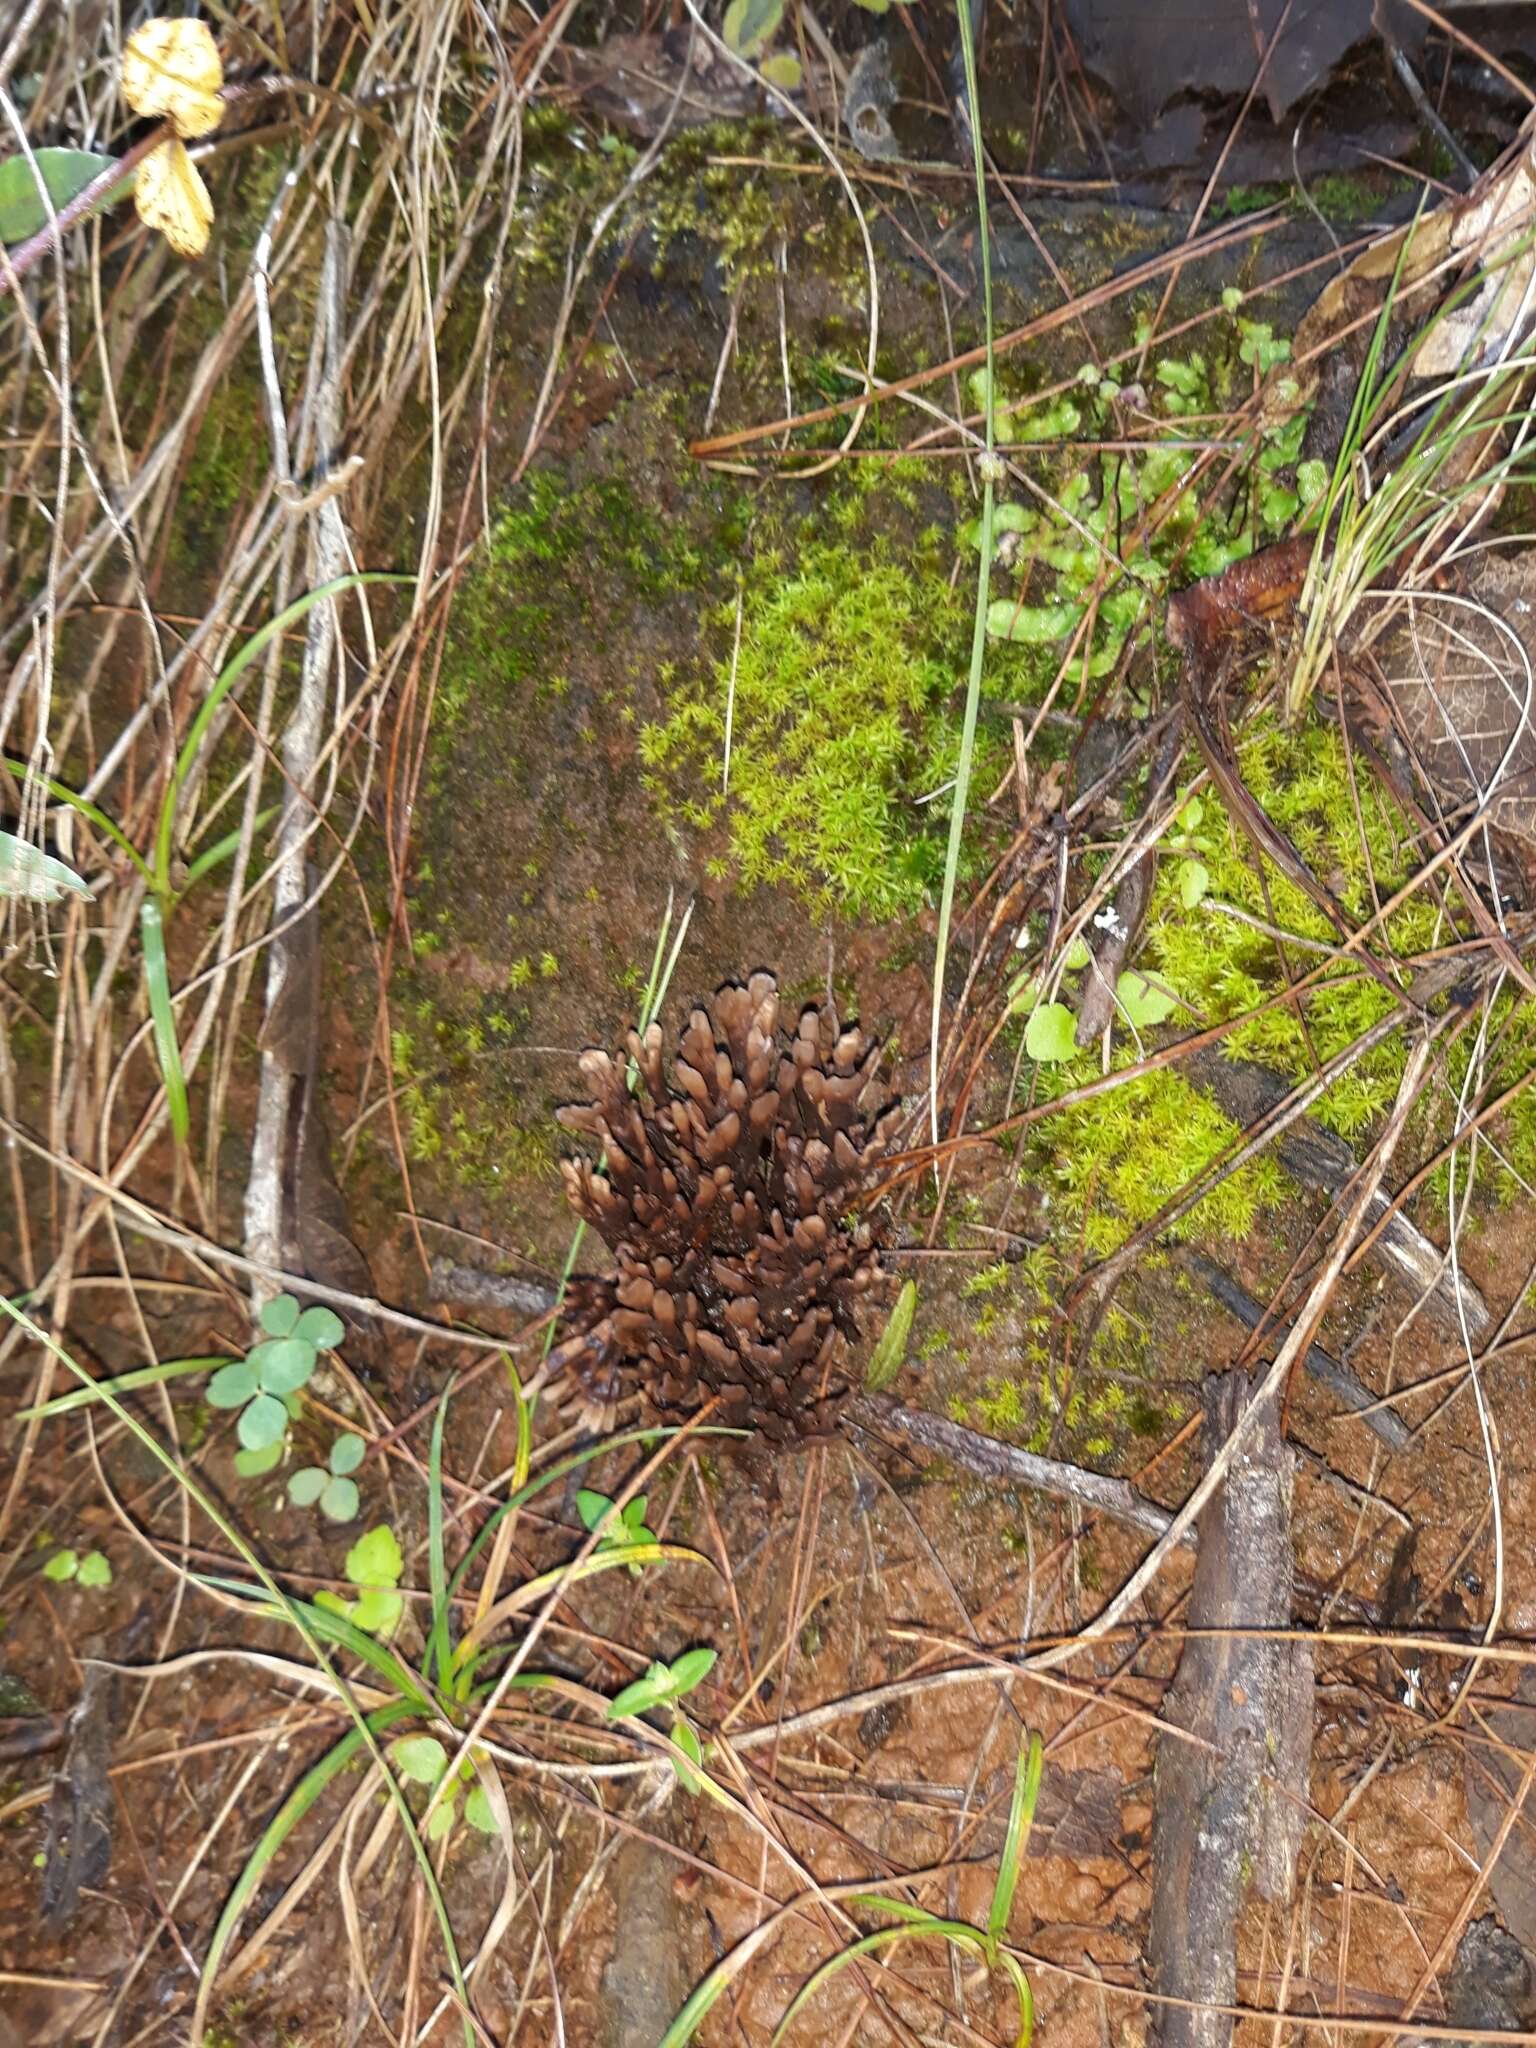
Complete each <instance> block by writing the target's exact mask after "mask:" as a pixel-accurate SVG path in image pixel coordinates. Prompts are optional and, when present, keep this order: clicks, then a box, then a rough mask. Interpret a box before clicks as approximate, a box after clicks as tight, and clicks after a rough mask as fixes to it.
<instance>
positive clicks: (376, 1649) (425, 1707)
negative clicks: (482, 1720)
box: [193, 1573, 438, 1715]
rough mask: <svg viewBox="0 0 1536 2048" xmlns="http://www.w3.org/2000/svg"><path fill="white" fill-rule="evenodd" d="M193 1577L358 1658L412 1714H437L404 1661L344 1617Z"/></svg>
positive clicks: (245, 1583)
mask: <svg viewBox="0 0 1536 2048" xmlns="http://www.w3.org/2000/svg"><path fill="white" fill-rule="evenodd" d="M193 1577H194V1578H195V1579H196V1581H197V1584H198V1585H200V1586H207V1587H209V1588H210V1589H211V1590H212V1591H213V1592H216V1593H233V1594H235V1595H236V1596H237V1597H243V1598H244V1599H245V1600H246V1601H247V1602H248V1603H249V1605H250V1609H251V1612H252V1613H253V1614H256V1615H258V1616H260V1618H261V1619H262V1620H263V1621H293V1620H295V1619H296V1618H297V1619H302V1621H303V1623H304V1625H305V1627H306V1628H309V1629H311V1630H312V1631H313V1632H314V1634H315V1636H316V1637H317V1638H318V1639H319V1640H320V1641H321V1642H323V1643H334V1644H335V1645H336V1647H337V1648H338V1649H342V1650H350V1651H351V1652H352V1654H353V1656H354V1657H359V1658H361V1659H362V1661H363V1663H365V1664H366V1665H367V1666H368V1668H369V1670H370V1671H371V1672H372V1673H373V1674H374V1676H375V1677H376V1678H378V1679H380V1680H381V1681H382V1682H383V1683H384V1684H385V1685H387V1686H389V1687H391V1688H392V1689H393V1690H394V1691H395V1692H398V1693H400V1694H402V1695H403V1696H404V1698H405V1699H406V1700H408V1701H409V1703H410V1706H411V1710H412V1712H413V1713H418V1714H428V1715H435V1714H436V1713H437V1712H438V1706H437V1702H436V1700H435V1699H434V1698H433V1696H432V1691H431V1688H430V1687H424V1686H423V1685H422V1682H421V1680H420V1679H419V1678H418V1677H417V1675H416V1673H415V1672H414V1671H413V1670H412V1669H411V1667H410V1665H409V1664H407V1663H406V1662H405V1660H404V1658H402V1657H397V1656H396V1655H395V1653H394V1651H393V1650H391V1649H390V1647H389V1645H388V1644H387V1643H381V1642H380V1641H379V1639H378V1637H377V1636H371V1635H369V1633H368V1632H367V1630H366V1629H361V1628H359V1627H358V1625H357V1623H356V1622H355V1621H349V1620H348V1619H347V1617H346V1616H345V1615H344V1614H337V1613H335V1612H334V1611H333V1610H332V1609H331V1608H329V1607H317V1606H316V1605H315V1603H314V1602H313V1601H312V1600H301V1599H299V1598H298V1597H297V1596H296V1595H295V1594H292V1593H285V1594H283V1595H282V1597H281V1599H279V1600H273V1599H272V1598H271V1597H270V1596H269V1595H268V1594H267V1593H265V1592H264V1591H263V1590H262V1589H261V1587H259V1586H253V1585H252V1584H251V1583H250V1581H249V1580H248V1579H228V1578H218V1577H215V1576H213V1575H212V1574H204V1573H194V1574H193Z"/></svg>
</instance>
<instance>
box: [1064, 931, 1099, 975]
mask: <svg viewBox="0 0 1536 2048" xmlns="http://www.w3.org/2000/svg"><path fill="white" fill-rule="evenodd" d="M1092 958H1093V955H1092V954H1091V953H1090V952H1089V950H1088V941H1087V940H1086V939H1085V938H1084V937H1083V935H1082V933H1081V932H1079V933H1078V934H1077V936H1076V938H1074V939H1073V941H1072V943H1071V945H1070V946H1068V948H1067V962H1066V964H1067V966H1068V968H1069V969H1070V970H1071V971H1072V972H1073V973H1074V974H1080V973H1081V972H1082V970H1083V969H1084V968H1085V967H1086V966H1087V965H1088V962H1089V961H1090V960H1091V959H1092Z"/></svg>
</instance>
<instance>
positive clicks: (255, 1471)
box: [235, 1442, 283, 1479]
mask: <svg viewBox="0 0 1536 2048" xmlns="http://www.w3.org/2000/svg"><path fill="white" fill-rule="evenodd" d="M282 1457H283V1447H282V1444H281V1443H280V1442H279V1443H275V1444H267V1445H265V1446H264V1447H263V1448H262V1449H261V1450H259V1451H236V1453H235V1470H236V1471H237V1472H238V1473H239V1474H240V1477H241V1478H242V1479H259V1478H260V1477H261V1476H262V1474H263V1473H264V1472H270V1471H271V1470H272V1468H273V1466H274V1465H278V1464H281V1463H282Z"/></svg>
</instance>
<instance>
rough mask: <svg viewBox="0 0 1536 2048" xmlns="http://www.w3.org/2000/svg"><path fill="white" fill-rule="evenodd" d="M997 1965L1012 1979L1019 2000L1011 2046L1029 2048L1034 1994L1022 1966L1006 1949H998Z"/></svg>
mask: <svg viewBox="0 0 1536 2048" xmlns="http://www.w3.org/2000/svg"><path fill="white" fill-rule="evenodd" d="M996 1960H997V1963H998V1965H999V1966H1000V1967H1001V1968H1002V1969H1004V1970H1006V1971H1007V1972H1008V1975H1009V1976H1010V1977H1011V1978H1012V1979H1013V1988H1014V1992H1015V1994H1016V1996H1017V1998H1018V2001H1019V2031H1018V2032H1017V2034H1015V2035H1014V2037H1013V2048H1029V2044H1030V2040H1031V2037H1032V2036H1033V2034H1034V2031H1035V1994H1034V1992H1033V1990H1032V1989H1031V1988H1030V1982H1029V1978H1028V1976H1027V1974H1026V1973H1025V1971H1024V1968H1023V1966H1022V1965H1021V1964H1020V1963H1019V1961H1018V1960H1017V1958H1016V1957H1014V1956H1011V1955H1009V1953H1008V1951H1007V1949H999V1950H998V1952H997V1957H996Z"/></svg>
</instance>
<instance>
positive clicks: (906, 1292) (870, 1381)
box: [864, 1280, 917, 1394]
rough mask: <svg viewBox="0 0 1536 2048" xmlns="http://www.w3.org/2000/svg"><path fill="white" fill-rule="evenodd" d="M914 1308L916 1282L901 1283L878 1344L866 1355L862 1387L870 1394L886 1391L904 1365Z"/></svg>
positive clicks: (915, 1303)
mask: <svg viewBox="0 0 1536 2048" xmlns="http://www.w3.org/2000/svg"><path fill="white" fill-rule="evenodd" d="M916 1308H917V1282H916V1281H915V1280H906V1281H903V1283H902V1289H901V1292H900V1294H898V1295H897V1297H896V1306H895V1307H894V1308H893V1309H892V1310H891V1319H890V1321H889V1322H888V1323H887V1324H886V1326H885V1328H884V1329H883V1330H882V1331H881V1332H880V1341H879V1343H878V1344H877V1345H876V1346H875V1348H874V1350H873V1351H872V1352H871V1353H870V1355H869V1366H868V1369H867V1370H866V1372H865V1374H864V1385H865V1387H866V1388H867V1389H868V1391H869V1392H870V1393H871V1394H878V1393H879V1392H880V1391H881V1389H882V1388H884V1387H888V1386H889V1385H890V1384H891V1382H892V1380H894V1379H895V1377H896V1375H897V1374H898V1373H899V1372H900V1371H901V1368H902V1366H903V1365H904V1364H905V1363H906V1358H907V1343H908V1340H909V1339H910V1337H911V1335H912V1316H913V1312H914V1311H915V1310H916Z"/></svg>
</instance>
